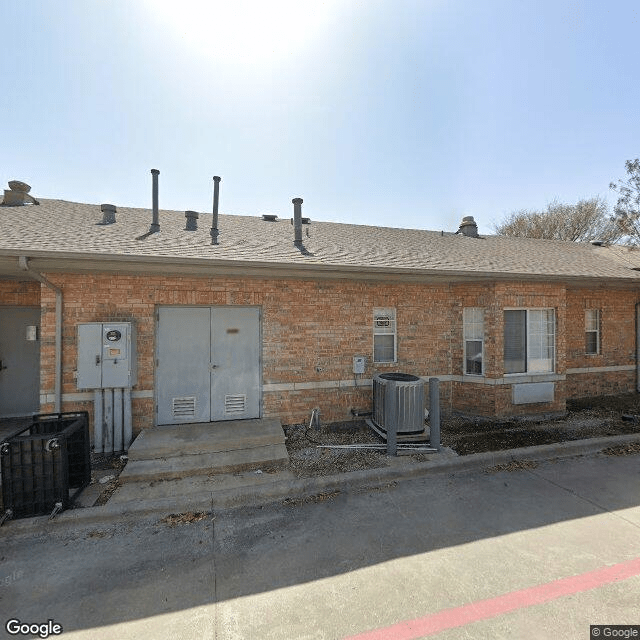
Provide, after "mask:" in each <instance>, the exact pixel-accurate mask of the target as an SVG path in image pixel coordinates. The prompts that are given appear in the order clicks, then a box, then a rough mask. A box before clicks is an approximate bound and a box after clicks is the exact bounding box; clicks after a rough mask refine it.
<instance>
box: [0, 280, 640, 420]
mask: <svg viewBox="0 0 640 640" xmlns="http://www.w3.org/2000/svg"><path fill="white" fill-rule="evenodd" d="M47 277H48V278H49V279H50V280H51V281H52V282H54V283H55V284H57V285H58V286H60V287H61V288H62V289H63V293H64V332H63V351H64V354H63V393H64V394H70V393H75V392H77V389H76V383H75V378H74V371H75V369H76V357H77V352H76V332H77V329H76V326H77V324H78V323H81V322H108V321H131V322H134V323H135V324H136V328H137V352H138V383H137V385H136V387H135V388H134V392H135V391H146V392H148V393H152V392H153V390H154V353H155V315H154V312H155V309H156V307H157V305H258V306H260V307H261V309H262V334H263V335H262V337H263V350H262V362H263V372H262V373H263V383H264V384H265V385H289V386H291V385H293V384H295V383H300V382H304V383H316V384H317V385H319V386H322V385H329V384H332V383H333V382H336V381H338V382H342V383H344V384H343V385H342V386H332V387H330V388H308V389H303V390H300V389H298V390H292V389H275V390H268V391H265V393H264V395H263V404H264V414H265V415H267V416H269V415H275V416H278V417H280V418H281V419H282V421H283V423H285V424H286V423H292V422H306V421H307V420H308V419H309V415H310V412H311V410H312V409H313V408H314V407H316V406H317V407H320V410H321V417H322V419H323V421H325V422H333V421H341V420H347V419H350V418H351V413H350V410H351V409H352V408H354V409H359V410H367V409H370V408H371V393H370V388H368V387H366V388H362V387H355V386H353V385H351V386H346V385H347V383H349V382H350V381H353V373H352V357H353V356H354V355H364V356H366V357H367V367H366V373H365V375H364V376H363V378H371V377H373V375H374V374H375V373H376V372H380V371H394V370H395V371H397V370H399V371H404V372H407V373H412V374H415V375H420V376H425V377H430V376H442V377H444V382H443V384H442V386H441V400H442V408H443V411H444V412H446V411H452V410H453V411H462V412H465V413H476V414H481V415H487V416H491V415H499V416H501V415H519V414H528V413H537V412H539V413H549V412H553V411H557V410H562V409H563V408H564V403H565V399H566V397H576V396H579V395H587V394H589V393H596V392H599V391H602V392H603V393H609V392H613V390H615V391H616V392H617V391H618V390H630V385H631V388H633V387H632V384H633V383H632V378H634V376H635V374H633V375H631V374H629V373H628V372H624V373H622V374H621V373H620V372H614V374H612V375H609V374H608V373H607V374H593V375H591V374H590V375H591V377H588V376H585V375H582V377H581V376H580V375H579V374H570V375H568V378H567V381H566V382H565V381H563V380H561V379H560V380H558V381H557V382H555V388H556V394H555V400H554V402H552V403H543V404H540V405H537V404H536V405H512V403H511V397H512V396H511V394H512V389H511V382H510V381H509V379H508V378H505V377H504V366H503V332H504V309H505V308H509V307H516V308H532V307H545V308H548V307H551V308H554V309H555V310H556V318H557V333H556V373H557V374H560V376H563V375H564V374H566V372H567V368H576V367H586V366H609V365H611V364H615V365H627V366H628V365H630V364H633V363H634V362H635V303H636V301H637V299H638V296H637V295H636V294H635V293H633V292H629V291H618V292H610V291H601V292H599V293H598V294H595V293H594V292H592V291H589V290H586V289H585V290H580V289H569V290H568V289H567V288H566V287H565V286H564V285H562V284H549V283H543V284H540V283H522V282H506V283H469V284H458V283H456V284H447V283H443V284H419V283H415V284H395V283H376V282H352V281H337V280H336V281H322V282H315V281H305V280H295V279H278V280H269V279H266V278H251V279H250V278H236V277H219V278H217V277H216V278H213V277H212V278H206V277H204V278H203V277H200V278H197V277H187V276H185V277H180V276H172V277H165V276H145V277H142V276H131V275H113V274H110V275H107V274H105V275H100V274H97V275H71V274H47ZM0 284H2V283H0ZM2 286H3V287H9V285H7V284H6V283H4V284H2ZM13 286H14V287H15V286H17V285H13ZM0 291H4V289H0ZM38 291H40V286H39V285H37V284H36V285H35V287H34V286H33V285H29V291H28V292H27V291H26V290H25V291H24V292H23V293H22V294H20V295H23V296H29V295H31V296H35V294H36V292H38ZM13 295H18V293H17V292H16V293H14V294H13ZM40 295H41V302H42V311H43V313H42V337H43V344H42V367H41V376H42V391H43V392H44V393H52V392H53V373H54V370H53V365H54V363H53V360H54V358H53V337H54V331H55V313H54V311H55V295H54V293H53V292H52V291H50V290H49V289H47V288H42V290H41V294H40ZM8 296H9V294H7V297H8ZM2 299H4V298H2ZM34 299H35V298H34ZM593 300H597V301H598V303H599V304H601V305H602V306H601V307H600V308H602V310H603V323H602V324H603V337H602V345H603V349H602V354H601V355H600V356H598V357H597V358H594V357H586V356H585V355H584V353H583V352H582V353H581V352H580V349H582V351H584V308H585V305H586V304H591V303H592V301H593ZM471 306H473V307H482V308H484V309H485V342H484V356H485V359H484V367H485V376H484V379H483V380H479V381H478V380H476V381H474V380H471V379H470V378H469V377H466V376H465V377H464V379H463V378H462V373H463V336H462V313H463V309H464V307H471ZM379 307H393V308H395V309H396V317H397V327H398V348H397V351H398V362H397V363H393V364H384V365H382V364H377V365H375V366H374V365H373V363H372V350H373V337H372V332H373V330H372V319H373V309H374V308H379ZM580 318H582V319H580ZM585 363H596V364H585ZM487 381H490V382H493V383H494V384H483V383H482V382H487ZM310 386H313V385H312V384H311V385H310ZM51 408H52V406H51V405H46V406H43V407H42V410H43V411H45V410H50V409H51ZM79 408H85V409H89V410H91V403H90V402H81V403H69V402H66V403H65V404H64V409H65V410H66V409H79ZM133 412H134V431H135V432H138V431H140V429H142V428H146V427H149V426H151V425H152V424H153V400H152V399H151V398H137V399H134V402H133Z"/></svg>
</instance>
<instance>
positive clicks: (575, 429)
mask: <svg viewBox="0 0 640 640" xmlns="http://www.w3.org/2000/svg"><path fill="white" fill-rule="evenodd" d="M623 416H625V419H623ZM633 416H638V417H637V419H633ZM440 433H441V443H442V446H443V447H447V448H449V449H450V450H451V451H453V452H455V454H457V455H460V456H465V455H470V454H473V453H483V452H488V451H503V450H506V449H518V448H522V447H531V446H537V445H543V444H554V443H558V442H570V441H572V440H583V439H588V438H602V437H606V436H616V435H625V434H639V435H640V394H637V393H630V394H622V395H618V396H607V397H600V398H588V399H580V400H574V401H569V402H568V403H567V413H566V415H565V416H563V417H561V418H555V419H549V420H531V419H529V420H525V419H518V420H513V419H512V420H501V421H500V420H486V419H470V418H465V417H459V416H447V417H444V418H443V419H442V421H441V428H440ZM285 434H286V436H287V442H286V444H287V450H288V452H289V458H290V469H291V471H292V472H293V473H294V474H295V475H296V476H297V477H312V476H326V475H333V474H335V473H341V472H344V471H357V470H360V469H375V468H382V467H388V466H391V465H392V464H393V466H398V464H401V463H402V461H401V462H398V461H399V460H401V459H400V458H396V459H395V461H394V462H392V459H391V458H389V457H388V456H387V455H386V452H385V451H384V450H381V451H372V450H367V449H361V450H359V449H326V448H321V447H320V446H319V445H344V444H349V445H357V444H379V445H383V444H384V440H383V439H382V438H381V437H379V436H378V435H377V434H376V433H374V432H373V431H372V430H371V429H370V428H369V427H368V426H367V425H366V423H365V422H364V421H353V422H345V423H340V424H337V425H323V426H322V427H320V428H319V429H318V428H315V427H314V428H309V427H307V426H306V425H291V426H288V427H285ZM606 453H607V454H608V455H630V454H635V453H640V444H639V445H635V444H632V445H624V446H623V447H616V448H612V449H610V450H607V451H606ZM403 457H404V458H406V460H405V461H404V462H406V463H408V464H411V463H412V462H424V461H426V460H429V458H430V454H428V453H415V454H411V453H407V454H406V456H403ZM522 464H525V463H524V462H523V463H522ZM518 468H526V467H518ZM506 470H507V471H509V470H511V469H506Z"/></svg>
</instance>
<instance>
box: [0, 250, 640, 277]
mask: <svg viewBox="0 0 640 640" xmlns="http://www.w3.org/2000/svg"><path fill="white" fill-rule="evenodd" d="M19 256H26V257H28V258H29V259H30V265H31V267H32V268H33V269H34V270H36V271H39V272H44V273H121V274H128V275H142V274H149V275H157V274H175V275H193V276H200V277H211V276H226V275H229V276H250V277H259V278H274V277H281V278H285V277H286V278H299V279H314V280H317V279H342V280H345V279H348V280H375V281H381V280H383V281H387V282H389V281H398V282H399V281H402V282H442V281H445V282H471V281H473V282H476V281H488V280H489V281H514V280H517V281H538V282H539V281H545V282H549V281H552V282H571V283H572V284H575V285H578V286H579V285H584V286H593V285H597V284H598V283H603V282H608V283H613V282H616V283H618V284H624V285H628V286H637V285H638V284H640V273H637V272H630V274H629V276H628V277H603V276H599V277H593V276H580V275H577V276H576V275H562V274H542V273H537V274H536V273H512V272H508V273H507V272H495V271H491V272H490V271H463V270H442V269H408V268H402V267H372V266H361V265H327V264H318V263H314V264H309V265H300V264H291V263H281V262H261V261H253V260H244V261H243V260H211V259H209V258H178V257H175V256H132V255H117V254H95V253H92V254H82V253H72V252H58V251H55V252H54V251H29V252H16V251H8V250H6V249H4V250H3V249H0V278H21V279H22V278H23V276H24V272H23V271H22V270H21V269H20V268H19V266H18V257H19ZM632 273H633V275H632Z"/></svg>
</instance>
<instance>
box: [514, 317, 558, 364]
mask: <svg viewBox="0 0 640 640" xmlns="http://www.w3.org/2000/svg"><path fill="white" fill-rule="evenodd" d="M507 311H524V312H525V342H526V344H525V356H526V360H525V370H524V371H515V372H510V373H507V372H506V363H505V362H504V360H503V366H504V368H505V374H504V375H505V376H523V375H545V374H549V373H554V372H555V364H556V332H557V326H556V325H557V322H556V310H555V309H554V308H553V307H524V308H523V307H514V308H506V309H503V312H507ZM538 312H546V313H547V314H548V313H549V312H550V313H551V318H552V333H551V334H549V333H547V332H546V331H545V332H537V335H544V336H547V338H548V337H549V336H550V337H551V345H550V347H551V357H550V358H536V357H535V355H536V354H535V353H534V349H535V347H536V342H537V340H536V339H535V336H536V332H535V331H534V330H535V329H536V328H537V327H536V326H535V324H534V323H533V322H531V319H532V317H534V316H535V314H536V313H538ZM503 336H504V332H503ZM504 346H506V345H503V352H504ZM541 347H542V348H544V349H546V348H548V347H545V346H543V345H541ZM543 362H548V363H549V367H548V368H547V367H544V366H543V365H541V364H539V363H543Z"/></svg>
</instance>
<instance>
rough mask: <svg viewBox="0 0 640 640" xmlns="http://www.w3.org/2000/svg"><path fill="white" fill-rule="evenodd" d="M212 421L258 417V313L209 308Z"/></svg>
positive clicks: (246, 308)
mask: <svg viewBox="0 0 640 640" xmlns="http://www.w3.org/2000/svg"><path fill="white" fill-rule="evenodd" d="M211 336H212V340H211V362H212V364H213V367H212V375H211V419H212V420H236V419H244V418H259V417H260V311H259V309H258V308H256V307H214V308H212V309H211Z"/></svg>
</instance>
